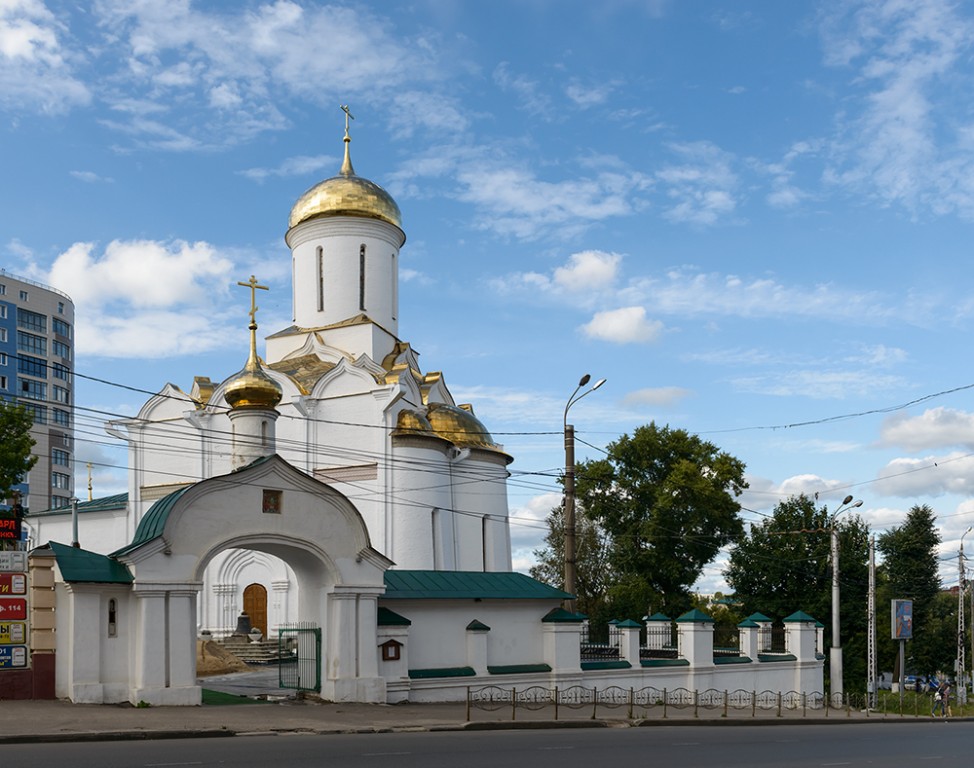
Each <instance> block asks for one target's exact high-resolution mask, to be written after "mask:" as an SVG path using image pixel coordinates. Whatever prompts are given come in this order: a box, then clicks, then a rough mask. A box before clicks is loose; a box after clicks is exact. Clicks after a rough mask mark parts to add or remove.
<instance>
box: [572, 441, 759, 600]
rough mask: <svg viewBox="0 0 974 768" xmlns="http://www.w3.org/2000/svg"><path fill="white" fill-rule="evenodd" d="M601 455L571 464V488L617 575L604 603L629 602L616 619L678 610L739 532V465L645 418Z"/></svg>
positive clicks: (702, 443)
mask: <svg viewBox="0 0 974 768" xmlns="http://www.w3.org/2000/svg"><path fill="white" fill-rule="evenodd" d="M606 453H607V457H606V458H605V459H599V460H595V461H588V462H585V463H583V464H579V465H578V466H577V468H576V486H575V490H576V495H577V498H578V501H579V506H580V508H581V509H582V512H583V514H584V515H586V516H588V517H589V518H590V519H592V520H595V521H597V522H598V523H599V524H600V525H601V526H602V528H603V529H604V531H605V532H606V534H607V535H608V541H609V562H610V563H611V565H612V569H613V573H614V574H615V577H616V584H615V585H614V587H613V588H611V589H610V590H609V594H610V602H614V603H616V604H618V605H619V606H620V607H621V606H622V605H623V604H625V605H629V606H631V607H630V608H629V609H628V610H627V613H626V614H622V615H620V616H617V617H616V618H633V617H634V616H635V618H638V617H639V616H641V615H642V614H643V612H645V611H646V610H647V609H648V608H649V607H650V606H651V607H652V608H653V610H662V611H664V612H667V613H669V614H670V615H678V613H680V612H682V611H684V610H686V609H687V608H688V607H689V605H690V596H689V589H690V587H691V586H692V585H693V584H694V582H695V581H696V580H697V579H698V578H699V576H700V574H701V572H702V570H703V567H704V566H705V565H707V563H709V562H711V561H712V560H713V559H714V557H715V556H716V554H717V552H718V551H720V549H721V547H724V546H726V545H727V544H729V543H731V542H733V541H734V540H735V539H736V538H737V537H738V536H739V535H740V534H741V532H742V530H743V526H742V524H741V520H740V517H739V512H740V504H738V503H737V497H738V496H739V495H740V494H741V493H742V492H743V490H744V489H745V488H747V483H746V482H745V480H744V463H743V462H741V461H740V460H738V459H736V458H734V457H733V456H731V455H730V454H728V453H724V452H722V451H720V450H719V449H718V448H717V447H716V446H715V445H713V444H712V443H709V442H706V441H704V440H701V439H700V438H699V437H697V436H696V435H691V434H689V433H687V432H686V431H685V430H682V429H670V428H669V427H657V426H656V424H652V423H651V424H648V425H646V426H642V427H639V428H638V429H636V430H635V431H634V432H633V435H632V437H630V436H628V435H623V436H622V437H620V438H619V439H618V440H616V441H615V442H613V443H611V444H610V445H609V446H608V449H607V451H606ZM636 606H638V607H636ZM634 609H635V610H634Z"/></svg>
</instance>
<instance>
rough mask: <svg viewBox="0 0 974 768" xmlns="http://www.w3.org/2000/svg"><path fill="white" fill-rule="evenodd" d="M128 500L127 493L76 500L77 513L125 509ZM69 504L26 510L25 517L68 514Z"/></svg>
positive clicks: (69, 512)
mask: <svg viewBox="0 0 974 768" xmlns="http://www.w3.org/2000/svg"><path fill="white" fill-rule="evenodd" d="M128 502H129V495H128V494H127V493H116V494H115V495H114V496H104V497H102V498H100V499H92V500H91V501H79V502H78V514H79V515H84V514H88V513H91V512H109V511H111V510H116V509H125V507H126V506H127V505H128ZM70 514H71V505H70V504H69V505H68V506H66V507H56V508H54V509H42V510H41V511H39V512H28V513H27V517H56V516H59V515H70Z"/></svg>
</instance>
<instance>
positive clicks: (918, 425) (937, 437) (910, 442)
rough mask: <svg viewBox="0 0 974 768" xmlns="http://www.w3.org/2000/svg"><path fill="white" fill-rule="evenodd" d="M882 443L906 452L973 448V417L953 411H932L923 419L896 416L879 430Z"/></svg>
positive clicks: (919, 417) (948, 409)
mask: <svg viewBox="0 0 974 768" xmlns="http://www.w3.org/2000/svg"><path fill="white" fill-rule="evenodd" d="M880 441H881V442H882V444H883V445H895V446H899V447H900V448H902V449H904V450H907V451H920V450H930V449H931V448H946V447H949V446H963V447H965V448H974V414H972V413H969V412H967V411H958V410H954V409H952V408H931V409H929V410H927V411H924V412H923V413H922V414H921V415H920V416H909V415H907V414H896V415H894V416H890V417H888V418H887V419H886V420H885V421H884V422H883V424H882V426H881V427H880Z"/></svg>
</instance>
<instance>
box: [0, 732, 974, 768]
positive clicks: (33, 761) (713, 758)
mask: <svg viewBox="0 0 974 768" xmlns="http://www.w3.org/2000/svg"><path fill="white" fill-rule="evenodd" d="M972 745H974V723H960V722H947V723H945V722H935V721H923V722H913V723H902V722H895V723H894V722H887V723H875V722H874V723H863V724H832V725H774V726H743V725H731V726H692V727H685V726H684V727H672V726H664V727H651V728H612V729H581V730H539V731H536V730H527V731H489V732H449V733H390V734H372V735H331V736H320V735H304V734H292V735H277V736H251V737H240V738H228V739H180V740H173V741H139V742H99V743H72V744H26V745H7V746H4V747H2V748H0V764H2V765H3V768H21V766H23V767H24V768H38V767H41V766H63V765H70V766H71V768H96V767H97V768H179V767H180V766H233V768H249V767H250V766H253V767H254V768H257V767H258V766H260V768H268V766H270V767H271V768H275V767H276V766H280V767H281V768H311V766H314V768H332V767H334V768H345V767H346V766H355V768H387V767H390V768H391V767H392V766H395V768H457V766H463V768H540V767H541V766H548V765H557V766H558V768H592V766H593V765H600V764H601V765H637V766H643V765H647V764H653V765H673V766H678V768H696V767H697V766H700V767H701V768H715V767H721V768H723V767H726V768H736V767H737V766H740V767H741V768H760V767H761V766H776V767H778V768H811V767H813V766H814V767H818V766H867V765H876V766H882V767H883V768H899V767H900V766H902V767H903V768H907V766H908V767H909V768H917V766H918V765H920V766H928V765H933V766H937V767H938V768H940V767H943V768H947V767H948V766H950V767H952V766H965V767H967V766H970V765H972V762H974V761H972V757H971V751H972V749H974V746H972Z"/></svg>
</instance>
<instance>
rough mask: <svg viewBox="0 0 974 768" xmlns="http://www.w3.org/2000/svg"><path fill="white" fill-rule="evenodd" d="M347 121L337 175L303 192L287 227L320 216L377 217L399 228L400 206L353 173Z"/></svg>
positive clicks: (370, 182) (369, 182)
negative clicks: (340, 166)
mask: <svg viewBox="0 0 974 768" xmlns="http://www.w3.org/2000/svg"><path fill="white" fill-rule="evenodd" d="M351 141H352V139H351V137H350V136H349V135H348V120H347V119H346V121H345V138H344V142H345V159H344V161H343V162H342V168H341V170H340V171H339V173H338V175H337V176H332V177H331V178H330V179H325V180H324V181H322V182H320V183H318V184H315V185H314V186H313V187H312V188H311V189H309V190H308V191H307V192H305V193H304V194H303V195H301V197H299V198H298V201H297V202H296V203H295V204H294V207H293V208H292V209H291V216H290V218H289V219H288V229H291V228H292V227H296V226H297V225H298V224H300V223H301V222H303V221H308V219H317V218H321V217H323V216H361V217H364V218H367V219H378V220H379V221H384V222H386V223H388V224H392V225H393V226H394V227H399V228H400V229H402V214H400V213H399V206H398V205H396V201H395V200H393V199H392V195H390V194H389V193H388V192H386V191H385V190H384V189H383V188H382V187H380V186H379V185H378V184H376V183H375V182H372V181H369V180H368V179H363V178H361V177H360V176H356V175H355V169H354V168H352V159H351V155H350V154H349V149H348V146H349V143H350V142H351Z"/></svg>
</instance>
